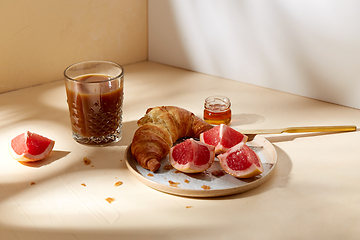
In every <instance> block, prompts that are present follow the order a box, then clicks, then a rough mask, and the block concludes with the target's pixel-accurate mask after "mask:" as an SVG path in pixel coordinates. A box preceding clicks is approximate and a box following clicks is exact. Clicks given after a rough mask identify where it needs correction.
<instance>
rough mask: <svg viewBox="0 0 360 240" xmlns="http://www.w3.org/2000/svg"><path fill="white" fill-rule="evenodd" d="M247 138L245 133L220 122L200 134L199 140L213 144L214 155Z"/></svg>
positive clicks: (244, 141)
mask: <svg viewBox="0 0 360 240" xmlns="http://www.w3.org/2000/svg"><path fill="white" fill-rule="evenodd" d="M247 139H248V137H247V136H246V135H244V134H242V133H240V132H239V131H236V130H235V129H233V128H231V127H229V126H227V125H225V124H220V125H218V126H216V127H213V128H212V129H210V130H208V131H206V132H203V133H201V134H200V141H201V142H204V143H206V144H210V145H212V146H214V147H215V154H216V155H217V154H221V153H225V152H226V151H227V150H229V149H230V148H231V147H233V146H235V145H237V144H239V143H241V142H242V143H246V141H247Z"/></svg>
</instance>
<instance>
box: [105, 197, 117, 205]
mask: <svg viewBox="0 0 360 240" xmlns="http://www.w3.org/2000/svg"><path fill="white" fill-rule="evenodd" d="M105 200H106V201H107V202H108V203H109V204H111V203H113V202H114V201H115V198H112V197H108V198H105Z"/></svg>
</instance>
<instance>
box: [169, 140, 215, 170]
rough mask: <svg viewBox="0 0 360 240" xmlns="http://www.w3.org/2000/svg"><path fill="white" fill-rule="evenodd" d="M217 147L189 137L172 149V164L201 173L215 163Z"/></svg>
mask: <svg viewBox="0 0 360 240" xmlns="http://www.w3.org/2000/svg"><path fill="white" fill-rule="evenodd" d="M214 159H215V147H214V146H211V145H208V144H206V143H203V142H200V141H196V140H194V139H193V138H190V139H187V140H185V141H184V142H182V143H179V144H177V145H175V146H173V147H172V148H171V149H170V154H169V160H170V163H171V165H172V166H173V167H174V168H175V169H177V170H179V171H181V172H185V173H199V172H203V171H205V170H207V169H209V168H210V167H211V166H212V164H213V163H214Z"/></svg>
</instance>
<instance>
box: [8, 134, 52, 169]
mask: <svg viewBox="0 0 360 240" xmlns="http://www.w3.org/2000/svg"><path fill="white" fill-rule="evenodd" d="M54 145H55V141H53V140H51V139H49V138H46V137H44V136H41V135H39V134H36V133H32V132H29V131H26V132H25V133H22V134H20V135H18V136H16V137H15V138H13V139H12V140H11V143H10V148H9V149H10V153H11V156H12V157H13V158H14V159H16V160H18V161H21V162H35V161H39V160H42V159H44V158H45V157H47V156H48V155H49V154H50V152H51V151H52V149H53V147H54Z"/></svg>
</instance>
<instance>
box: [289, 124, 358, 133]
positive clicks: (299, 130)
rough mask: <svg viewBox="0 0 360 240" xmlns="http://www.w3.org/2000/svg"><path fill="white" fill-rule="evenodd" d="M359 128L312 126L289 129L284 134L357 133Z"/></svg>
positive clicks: (351, 126)
mask: <svg viewBox="0 0 360 240" xmlns="http://www.w3.org/2000/svg"><path fill="white" fill-rule="evenodd" d="M356 129H357V127H356V126H354V125H342V126H312V127H311V126H310V127H289V128H285V129H284V130H283V131H282V132H287V133H302V132H351V131H356Z"/></svg>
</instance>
